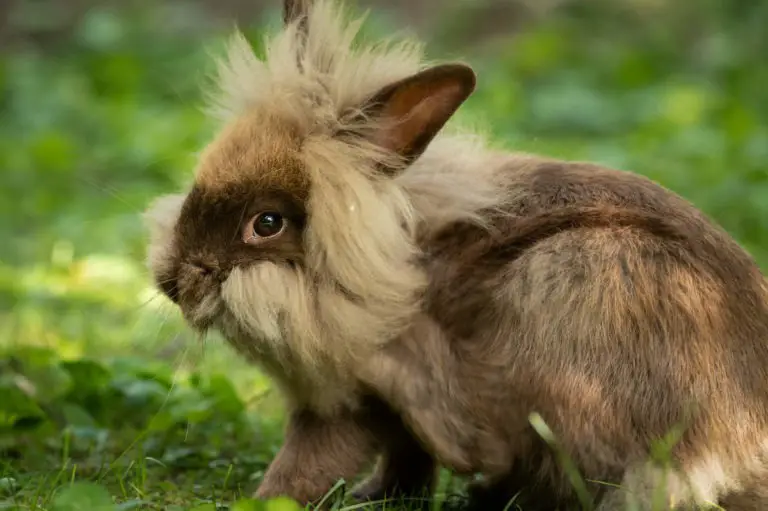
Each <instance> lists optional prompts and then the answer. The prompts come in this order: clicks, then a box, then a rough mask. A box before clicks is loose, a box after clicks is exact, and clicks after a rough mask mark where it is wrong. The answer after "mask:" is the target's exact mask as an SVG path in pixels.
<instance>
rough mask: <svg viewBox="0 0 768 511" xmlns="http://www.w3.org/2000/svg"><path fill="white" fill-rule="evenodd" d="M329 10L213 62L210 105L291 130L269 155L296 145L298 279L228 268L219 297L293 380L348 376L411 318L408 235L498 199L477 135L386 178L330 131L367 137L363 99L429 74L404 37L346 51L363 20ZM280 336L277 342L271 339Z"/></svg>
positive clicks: (420, 285) (375, 158) (492, 159)
mask: <svg viewBox="0 0 768 511" xmlns="http://www.w3.org/2000/svg"><path fill="white" fill-rule="evenodd" d="M342 14H343V12H342V10H341V9H340V8H339V6H338V4H337V3H336V2H333V1H329V0H317V1H316V2H315V3H314V5H313V8H312V9H311V10H310V12H309V14H308V16H307V18H306V20H300V21H294V22H293V23H290V24H288V25H286V26H285V27H283V28H282V30H280V31H279V32H277V33H276V34H273V35H271V36H269V37H267V38H266V40H265V44H264V48H265V56H264V58H263V59H260V58H258V57H257V56H256V55H255V54H254V51H253V49H252V48H251V46H250V45H249V43H248V42H247V41H246V39H245V38H244V37H243V36H242V35H241V34H239V33H238V34H236V35H235V36H234V38H233V39H232V40H231V42H230V44H229V46H228V52H227V54H226V56H225V58H224V59H222V60H220V61H219V72H218V83H217V87H216V89H215V90H214V91H213V93H212V94H211V96H210V97H211V102H210V108H209V110H210V112H211V113H212V114H213V115H215V116H216V118H218V119H220V120H222V121H223V122H225V123H229V124H230V125H231V123H232V122H235V121H236V120H237V121H236V122H238V123H240V122H243V121H242V120H243V119H244V118H245V119H253V121H252V122H253V123H255V124H253V125H252V126H254V128H253V130H251V131H253V132H254V133H255V132H258V131H259V130H261V131H263V132H268V131H269V130H270V129H271V128H270V126H271V125H270V123H275V125H274V126H275V130H274V132H275V133H277V131H279V129H278V128H279V127H284V126H290V127H291V129H290V130H288V131H289V132H291V133H292V135H291V137H292V138H293V141H292V142H290V143H285V144H282V142H281V143H280V144H282V146H281V147H283V148H285V147H295V148H297V149H295V150H297V151H298V154H297V155H296V156H297V158H299V159H300V160H301V161H302V163H303V167H304V171H305V172H307V173H308V177H309V182H310V184H311V185H310V193H309V199H308V202H307V210H308V212H309V220H308V224H307V227H306V234H305V250H306V267H307V268H306V270H307V271H306V273H303V272H301V273H298V272H293V271H288V270H285V271H283V270H280V269H279V268H278V267H275V266H272V265H268V264H264V265H256V266H254V267H252V268H247V269H244V270H242V271H238V272H235V273H233V278H231V279H229V280H230V281H231V282H230V283H229V284H228V286H227V287H226V288H225V295H226V296H228V297H229V301H230V302H231V303H230V308H231V309H232V312H233V314H234V315H235V316H236V317H237V320H238V322H239V323H240V324H243V325H247V326H248V328H249V330H251V331H253V332H257V331H258V332H260V333H261V335H262V337H268V338H271V339H270V340H271V341H272V342H271V344H272V346H273V351H274V353H273V354H272V355H271V356H272V357H273V358H274V359H275V360H274V363H275V364H276V365H277V366H286V367H287V366H289V365H292V366H294V367H293V370H292V372H293V373H297V371H296V368H295V365H296V363H297V362H299V363H300V365H301V366H302V369H301V370H299V371H298V372H302V373H304V374H305V375H307V376H309V375H310V374H312V373H313V372H314V373H315V374H316V375H317V377H318V378H322V377H325V379H326V381H327V380H328V376H329V375H328V372H329V367H332V368H335V369H333V370H332V371H331V372H333V373H336V374H335V375H333V378H338V377H339V376H343V373H348V372H349V369H350V366H353V365H354V364H355V361H356V360H360V358H361V357H365V356H366V354H367V353H370V349H371V348H374V347H376V346H380V345H381V344H382V343H384V342H386V341H387V340H389V339H391V338H392V337H393V335H396V334H397V333H398V332H399V331H400V330H401V329H402V328H405V327H406V326H407V325H408V324H409V321H410V320H411V318H412V317H413V314H414V313H416V312H417V311H418V310H419V308H420V305H421V304H420V298H421V296H423V291H424V289H425V286H426V284H427V278H426V275H425V273H424V270H423V268H421V266H420V265H419V264H418V260H419V256H420V255H421V248H420V247H419V245H418V242H417V237H418V236H417V235H418V234H419V233H423V232H424V231H425V230H426V231H430V230H433V229H437V228H439V227H440V226H441V225H445V223H447V222H451V221H456V220H462V219H470V220H474V221H478V222H482V221H483V215H484V212H487V211H489V210H491V209H494V208H495V207H496V206H499V205H500V203H501V202H503V201H504V200H505V198H506V195H507V192H505V190H506V187H505V186H503V184H502V183H501V182H500V180H499V179H498V169H499V168H500V165H499V164H498V162H499V159H498V156H495V155H494V154H492V153H490V152H489V151H487V150H486V149H485V147H484V144H483V141H482V138H481V137H478V136H474V135H438V136H437V137H436V138H435V139H434V140H433V142H432V143H431V145H430V146H429V147H428V148H427V150H426V152H425V153H424V154H423V155H422V156H421V157H420V158H419V159H418V160H417V161H416V162H415V163H413V164H412V165H411V166H409V167H408V168H406V169H404V170H403V171H402V172H401V173H400V174H399V175H398V176H397V177H395V178H394V179H393V178H390V177H386V176H384V175H382V173H381V171H380V169H381V166H382V164H386V165H388V166H390V167H393V166H397V165H399V164H401V163H400V161H399V158H398V157H397V155H395V154H390V153H387V152H386V151H384V150H383V149H381V148H380V147H378V146H374V145H373V144H372V143H370V142H367V141H366V138H365V137H364V136H363V137H360V136H351V137H350V136H344V135H340V134H346V135H349V133H350V132H351V133H355V132H357V133H365V132H366V130H367V129H373V128H375V126H374V125H373V123H374V122H375V121H373V120H371V119H369V118H367V117H366V116H365V115H362V109H361V107H362V106H363V105H364V104H365V103H366V101H367V100H369V99H370V98H371V97H372V96H373V95H374V94H375V93H376V92H378V91H379V90H380V89H382V88H383V87H385V86H387V85H390V84H391V83H393V82H396V81H399V80H402V79H404V78H406V77H409V76H411V75H413V74H415V73H418V72H419V71H421V70H423V69H425V68H426V67H428V63H427V62H426V61H425V60H424V58H423V55H422V48H421V45H420V44H418V43H416V42H412V41H409V40H401V41H385V42H379V43H372V44H367V43H358V41H357V35H358V32H359V29H360V26H361V23H362V19H358V20H354V21H347V20H345V19H344V17H343V15H342ZM304 23H305V25H304ZM304 27H305V28H306V33H305V32H304ZM253 112H256V115H251V113H253ZM247 122H251V121H247ZM283 131H284V130H283ZM277 138H279V137H277ZM270 140H272V141H270V142H269V144H268V145H269V147H275V144H276V142H274V140H275V138H274V137H273V138H272V139H270ZM254 143H256V142H254ZM223 177H224V176H218V179H222V178H223ZM230 177H231V176H230ZM201 178H202V176H200V175H198V181H200V180H201ZM226 179H229V178H226ZM204 180H205V181H206V182H207V183H208V184H210V183H211V182H213V183H214V184H215V181H216V180H217V177H216V176H210V175H209V176H206V177H205V178H204ZM257 289H262V290H263V289H270V290H273V291H271V293H272V295H271V296H272V297H271V298H270V299H271V300H272V302H271V303H270V304H266V303H262V302H263V300H265V299H266V298H265V297H264V296H263V293H260V294H259V293H256V290H257ZM278 289H281V291H280V292H278V291H277V290H278ZM254 293H256V294H259V296H256V295H255V294H254ZM258 300H262V302H259V301H258ZM278 302H279V303H278ZM254 304H260V305H258V306H256V305H254ZM280 311H288V313H287V314H283V313H282V312H280ZM286 329H287V330H288V332H290V333H289V334H288V336H289V337H291V338H290V339H283V338H281V337H282V334H281V332H283V331H284V330H286ZM285 349H287V350H288V351H287V352H284V351H285ZM281 351H283V352H284V353H283V354H282V355H281V354H280V353H279V352H281ZM297 358H298V359H299V360H298V361H297ZM287 359H290V360H291V362H290V363H289V362H286V360H287ZM329 361H330V362H331V363H330V364H327V362H329ZM321 373H323V374H321ZM311 379H314V380H315V381H317V378H311ZM310 386H311V385H310ZM316 387H318V388H324V389H326V390H327V389H328V385H327V384H324V385H323V386H317V385H316ZM295 393H296V392H294V394H295Z"/></svg>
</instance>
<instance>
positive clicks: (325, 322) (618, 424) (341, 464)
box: [147, 0, 768, 511]
mask: <svg viewBox="0 0 768 511" xmlns="http://www.w3.org/2000/svg"><path fill="white" fill-rule="evenodd" d="M310 3H311V2H309V1H308V0H293V1H288V2H287V3H286V9H285V19H286V25H285V27H284V28H283V30H282V31H280V32H279V33H277V34H276V35H273V36H271V37H270V38H268V39H267V41H266V45H265V46H266V55H265V57H264V58H263V59H259V58H257V57H256V56H255V55H254V53H253V52H252V50H251V48H250V46H249V45H248V43H247V42H246V41H245V39H244V38H243V37H242V36H241V35H237V36H235V38H234V39H233V40H232V42H231V44H230V47H229V52H228V55H227V57H226V58H225V59H223V60H222V61H221V62H220V66H219V75H218V84H217V87H216V89H215V90H214V91H211V105H210V111H211V113H212V115H215V116H216V117H217V118H218V119H219V120H220V121H221V122H222V123H223V125H222V129H221V131H220V132H219V135H218V136H217V137H216V139H215V140H213V141H212V142H211V143H210V144H209V145H208V147H206V149H205V150H204V151H203V152H202V154H201V157H200V163H199V166H198V169H197V171H196V176H195V184H194V186H193V188H192V189H191V190H190V191H189V192H188V193H186V194H184V195H175V196H169V197H167V198H163V199H161V200H159V201H158V202H156V203H155V205H154V206H153V207H151V208H150V210H149V211H148V213H147V219H148V221H149V223H150V225H151V236H150V248H149V265H150V268H151V269H152V271H153V273H154V275H155V278H156V281H157V285H158V287H159V288H160V289H161V290H162V291H163V292H164V293H165V294H166V295H167V296H168V297H169V298H170V299H172V300H173V301H174V302H175V303H177V304H178V305H179V307H180V309H181V311H182V313H183V314H184V316H185V318H186V319H187V320H188V321H189V323H190V324H191V325H192V326H193V327H195V328H196V329H199V330H205V329H209V328H216V329H219V330H221V331H222V332H223V333H224V334H225V336H226V337H227V339H228V340H229V341H230V342H231V343H232V344H233V345H234V346H235V347H236V348H238V349H239V350H240V351H241V352H242V353H244V354H245V355H246V356H248V357H249V358H250V359H251V360H253V361H254V362H255V363H256V364H259V365H260V366H261V367H262V368H263V369H264V370H265V371H266V372H267V373H269V374H270V375H271V376H272V377H273V378H274V380H275V382H276V383H277V385H278V386H279V387H280V388H281V390H282V391H283V393H284V395H285V396H286V399H287V400H288V403H289V405H290V407H291V410H292V411H291V415H290V418H289V421H288V427H287V433H286V440H285V444H284V445H283V447H282V449H281V451H280V453H279V454H278V456H277V457H276V458H275V460H274V461H273V463H272V465H271V466H270V469H269V470H268V472H267V474H266V476H265V478H264V481H263V483H262V485H261V486H260V488H259V491H258V493H257V495H258V496H260V497H268V496H273V495H289V496H291V497H293V498H296V499H297V500H299V501H301V502H311V501H315V500H317V499H318V498H320V497H322V495H323V494H324V493H325V492H326V491H327V490H328V489H330V488H331V486H332V485H333V484H334V482H335V481H336V480H337V479H339V478H345V479H350V478H353V477H354V476H355V475H356V474H358V473H359V472H361V471H362V470H363V469H365V468H366V466H367V465H368V463H369V462H371V461H372V460H373V458H374V457H375V456H376V455H377V454H379V455H380V459H379V464H378V466H377V468H376V471H375V473H374V474H373V475H372V476H371V478H370V479H369V480H368V481H367V482H366V483H364V484H363V485H361V486H360V487H359V488H358V489H357V491H356V492H355V495H356V496H357V497H358V498H361V499H365V498H380V497H382V496H385V495H403V496H413V495H418V494H420V493H422V492H427V493H429V492H430V491H431V490H432V489H433V485H434V475H435V469H436V466H437V464H438V463H439V464H442V465H444V466H446V467H448V468H450V469H452V470H454V471H455V472H457V473H461V474H467V475H469V474H473V473H480V474H482V475H483V476H484V477H485V481H484V482H483V483H482V484H479V485H475V486H474V487H473V488H472V491H471V495H472V499H473V503H474V505H475V506H476V507H477V509H483V510H493V509H502V508H503V507H504V505H505V504H506V501H507V500H509V499H510V498H512V497H513V496H514V495H517V498H518V499H519V502H520V503H521V504H524V505H525V506H527V507H525V509H527V510H532V509H542V510H545V509H546V510H551V509H570V508H573V507H574V506H575V505H576V499H575V494H574V492H573V489H572V487H571V485H570V482H569V480H568V478H567V477H566V474H565V472H564V471H563V470H562V465H561V464H560V463H559V461H558V458H557V456H556V454H555V453H554V452H553V451H552V449H551V448H550V447H549V446H548V445H547V444H546V443H545V442H543V441H542V439H541V438H539V437H538V436H537V435H536V433H535V431H534V430H533V429H532V428H531V427H530V425H529V423H528V416H529V414H530V413H532V412H538V413H539V414H541V416H542V417H543V418H544V420H545V421H546V422H547V423H548V424H549V426H550V427H551V428H552V429H553V431H554V432H555V433H556V435H557V436H558V438H559V440H560V442H561V444H562V445H563V448H564V450H565V452H566V453H567V454H568V455H569V456H570V457H571V458H572V459H573V460H574V461H575V463H576V465H577V467H578V468H579V470H580V471H581V472H582V474H583V475H584V476H585V478H587V479H588V480H593V481H604V482H606V483H613V484H621V485H622V486H623V488H622V489H614V488H612V487H610V486H606V485H600V484H594V483H591V485H590V491H591V492H592V497H593V498H594V500H595V502H596V503H598V506H599V507H598V509H600V510H601V511H612V510H617V511H618V510H620V509H623V508H624V506H625V505H626V503H627V502H636V503H639V504H640V505H641V509H649V506H650V502H651V500H652V499H653V498H654V495H656V494H660V495H661V497H662V498H663V499H664V501H665V502H667V503H670V502H672V503H673V504H674V505H678V504H679V505H680V506H698V505H702V503H704V502H717V501H721V502H722V503H728V504H730V505H731V507H730V508H728V509H733V510H736V511H747V510H753V509H758V508H761V507H763V506H766V505H768V500H766V496H765V492H764V491H763V490H762V487H763V483H764V482H765V481H766V477H767V475H768V464H767V462H766V456H768V344H766V340H768V289H767V287H766V282H765V279H764V278H763V276H762V274H761V273H760V271H759V270H758V269H757V267H756V266H755V264H754V262H753V261H752V259H751V258H750V257H749V256H748V255H747V254H746V253H745V252H744V251H743V250H742V249H741V248H740V247H739V246H738V245H737V244H736V243H735V242H734V241H733V240H732V239H731V238H730V237H729V236H728V235H727V234H726V233H725V232H723V231H722V230H721V229H720V228H718V227H717V226H715V225H714V224H713V223H712V222H710V221H709V220H708V219H707V218H705V217H704V216H703V215H702V214H701V213H700V212H698V211H697V210H696V209H694V208H693V207H692V206H691V205H690V204H688V203H687V202H685V201H684V200H682V199H681V198H679V197H677V196H676V195H674V194H672V193H670V192H669V191H667V190H665V189H663V188H661V187H660V186H658V185H656V184H654V183H652V182H650V181H648V180H647V179H645V178H642V177H639V176H636V175H633V174H629V173H624V172H619V171H615V170H610V169H605V168H601V167H598V166H595V165H589V164H583V163H567V162H561V161H556V160H550V159H545V158H540V157H536V156H529V155H519V154H508V153H501V152H496V151H491V150H489V149H487V148H486V147H485V144H484V142H483V139H482V137H480V136H477V135H472V134H453V135H450V134H447V132H446V133H444V132H443V131H442V127H443V125H444V124H445V122H446V121H447V120H448V119H449V118H450V117H451V115H452V114H453V112H454V111H455V110H456V108H458V107H459V105H460V104H461V103H462V102H463V101H464V99H466V97H467V96H468V95H469V94H470V93H471V91H472V89H473V87H474V74H473V73H472V72H471V71H470V70H469V68H467V67H466V66H463V65H444V66H430V65H429V64H428V63H427V62H426V61H425V60H424V58H423V55H422V53H421V49H420V45H418V44H416V43H414V42H411V41H392V42H386V43H376V44H358V42H357V41H356V40H355V37H356V35H357V32H358V29H359V27H360V23H361V20H356V21H348V20H346V19H345V18H344V17H343V15H342V12H343V11H342V10H341V9H339V8H338V6H336V5H334V4H333V3H332V2H330V1H328V0H318V1H317V2H315V3H313V5H312V6H311V8H310ZM264 212H277V213H279V215H280V217H281V218H282V219H283V224H282V227H281V229H280V231H279V232H278V233H277V234H276V235H275V236H271V237H262V238H259V237H258V236H254V222H255V221H256V220H257V219H258V218H259V217H260V214H261V213H264ZM675 428H681V429H680V433H679V435H680V438H679V442H678V443H676V444H675V445H674V446H673V448H672V451H671V464H670V465H668V466H660V465H659V464H658V463H656V462H653V461H652V460H651V461H649V458H648V456H649V453H650V451H651V446H652V442H653V441H655V440H656V439H658V438H660V437H662V436H664V435H667V434H668V433H670V431H671V430H674V429H675Z"/></svg>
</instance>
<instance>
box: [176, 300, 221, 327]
mask: <svg viewBox="0 0 768 511" xmlns="http://www.w3.org/2000/svg"><path fill="white" fill-rule="evenodd" d="M181 311H182V314H183V315H184V319H185V320H186V321H187V322H188V323H189V324H190V326H192V328H194V329H195V330H198V331H201V332H202V331H206V330H209V329H210V328H211V327H213V326H214V324H215V323H216V320H217V319H218V318H219V317H221V314H222V313H223V311H224V301H223V300H222V299H221V295H220V294H219V293H208V294H207V295H205V296H204V297H203V298H202V300H200V301H198V302H196V303H193V304H185V306H183V307H181Z"/></svg>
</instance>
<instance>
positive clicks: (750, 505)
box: [718, 481, 768, 511]
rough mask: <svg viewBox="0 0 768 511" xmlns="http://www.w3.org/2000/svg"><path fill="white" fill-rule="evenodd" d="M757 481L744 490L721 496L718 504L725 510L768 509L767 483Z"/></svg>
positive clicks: (752, 510)
mask: <svg viewBox="0 0 768 511" xmlns="http://www.w3.org/2000/svg"><path fill="white" fill-rule="evenodd" d="M760 482H761V481H758V482H756V483H754V484H752V485H751V486H749V487H748V488H746V489H745V490H742V491H739V492H734V493H731V494H729V495H726V496H725V497H723V498H722V499H721V500H720V502H718V505H719V506H720V507H721V508H723V509H725V511H764V510H765V509H768V483H763V484H760Z"/></svg>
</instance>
